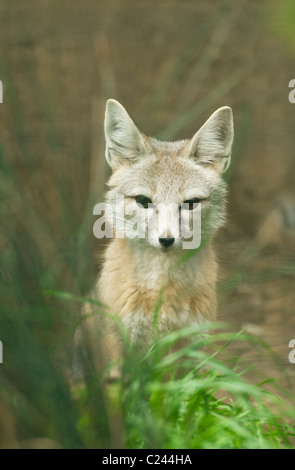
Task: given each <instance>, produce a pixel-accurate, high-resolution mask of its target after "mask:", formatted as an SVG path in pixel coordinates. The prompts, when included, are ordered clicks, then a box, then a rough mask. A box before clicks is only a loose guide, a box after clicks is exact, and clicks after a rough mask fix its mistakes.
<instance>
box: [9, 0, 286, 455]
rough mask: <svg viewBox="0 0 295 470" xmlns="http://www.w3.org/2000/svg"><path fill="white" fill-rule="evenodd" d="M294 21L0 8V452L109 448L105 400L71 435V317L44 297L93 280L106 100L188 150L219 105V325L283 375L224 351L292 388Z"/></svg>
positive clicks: (126, 6) (195, 8)
mask: <svg viewBox="0 0 295 470" xmlns="http://www.w3.org/2000/svg"><path fill="white" fill-rule="evenodd" d="M294 26H295V2H294V0H282V1H281V2H277V1H269V0H261V1H260V2H254V1H243V0H236V1H223V0H212V1H210V2H208V1H205V0H199V1H198V2H196V1H194V0H185V1H180V0H163V1H155V0H137V1H136V0H120V1H119V0H108V1H99V2H98V1H94V0H87V1H84V2H79V1H76V0H74V1H73V0H71V1H70V0H62V1H61V0H51V1H49V0H43V1H42V2H38V1H37V0H27V1H26V2H21V1H13V2H11V1H9V0H2V2H1V4H0V44H1V49H0V79H1V81H2V83H3V103H2V104H0V115H1V119H0V129H1V132H0V188H1V189H0V190H1V200H0V211H1V216H0V223H1V232H0V248H1V264H0V272H1V284H0V298H1V317H0V340H1V341H2V343H3V364H0V379H1V380H0V387H1V391H0V409H1V410H2V411H1V413H0V446H4V447H5V446H9V445H16V444H13V443H16V442H20V441H23V440H27V442H29V444H27V445H28V446H30V445H31V446H32V447H34V446H35V447H36V446H38V445H39V444H38V443H37V444H36V442H35V443H32V444H30V441H29V439H33V438H36V437H44V438H46V439H48V442H47V441H44V442H43V441H42V442H43V443H42V442H41V444H40V445H44V446H46V445H48V446H49V447H50V446H53V447H54V446H55V445H61V446H64V447H79V446H82V447H83V446H87V444H85V442H88V445H89V446H92V445H93V442H94V441H95V439H96V441H95V442H97V443H98V441H99V444H97V445H98V446H100V447H104V446H108V445H111V444H110V442H112V445H115V444H114V441H112V439H115V442H116V445H120V444H118V442H120V438H118V436H117V434H116V433H115V438H114V433H113V434H112V432H113V431H112V429H114V428H116V424H112V419H113V418H110V416H107V412H106V408H105V401H104V398H101V400H98V402H99V405H97V404H95V406H94V405H93V403H92V405H91V406H94V409H95V410H96V415H95V416H96V417H97V423H100V425H99V426H98V428H96V431H97V429H98V431H97V434H95V438H94V437H93V435H92V434H91V436H88V435H86V437H85V435H83V436H84V437H83V439H82V438H81V433H80V431H81V426H82V428H83V419H84V421H85V420H86V424H85V423H84V424H85V426H86V427H87V419H86V418H85V416H84V415H83V414H82V415H81V416H82V417H81V416H80V415H79V409H77V407H76V405H75V402H74V401H73V399H72V396H71V389H70V387H68V386H67V381H65V379H64V374H65V370H66V369H67V366H68V365H69V364H70V352H71V344H72V333H73V331H74V328H75V326H76V325H77V322H78V321H79V310H80V304H79V302H75V301H72V300H68V299H66V298H65V299H63V300H61V299H58V300H57V299H56V298H55V297H53V296H50V295H48V293H47V294H46V292H44V291H61V292H69V293H71V294H73V295H77V296H80V295H87V293H88V292H89V289H90V288H91V287H92V285H93V283H94V281H95V279H96V275H97V272H98V269H99V263H98V261H97V253H99V252H100V251H101V250H102V249H103V244H102V243H101V242H100V241H98V240H96V239H95V238H94V236H93V234H92V225H93V221H94V218H93V215H92V209H93V206H94V204H95V203H96V202H98V201H100V200H101V198H102V195H103V193H104V190H105V181H106V178H107V176H108V174H109V173H108V172H109V170H108V168H107V167H106V163H105V160H104V136H103V118H104V108H105V102H106V100H107V99H108V98H115V99H118V100H119V101H120V102H121V103H122V104H123V105H124V106H125V107H126V109H127V110H128V112H130V114H131V116H132V117H133V118H134V119H135V122H136V123H137V124H138V126H139V127H140V128H141V129H142V130H143V131H144V132H145V133H146V134H147V135H153V136H155V137H159V138H162V139H167V140H169V139H178V138H189V137H191V136H192V135H193V134H194V133H195V132H196V130H197V129H198V128H199V127H200V125H202V123H203V122H204V121H205V119H206V118H207V117H208V116H209V115H210V114H211V113H212V112H213V111H214V110H215V109H217V108H218V107H220V106H224V105H229V106H231V107H232V109H233V112H234V121H235V135H236V137H235V144H234V150H233V163H232V166H231V168H230V169H229V171H228V173H227V174H226V179H227V180H228V183H229V205H228V222H227V225H226V227H225V228H224V229H223V230H222V231H221V232H220V234H219V237H218V240H217V241H216V247H217V252H218V257H219V262H220V287H219V320H222V321H226V322H228V323H229V325H230V329H231V330H232V331H239V330H240V329H241V328H245V330H246V331H248V332H249V333H251V334H253V335H254V336H257V337H259V338H261V339H263V340H264V341H266V342H267V343H268V344H270V346H271V348H272V349H273V351H274V352H275V353H276V354H277V361H278V362H279V366H280V370H281V371H283V372H284V373H283V374H282V377H281V374H280V372H278V370H277V369H276V368H274V367H273V364H272V362H271V361H270V360H269V358H267V357H263V356H260V355H259V356H258V357H257V356H256V355H255V354H256V353H255V352H254V351H253V350H252V349H251V348H250V347H249V346H247V345H243V344H240V345H239V346H235V345H233V346H232V349H229V352H228V353H227V354H228V355H231V354H237V355H239V356H241V357H243V358H245V360H246V361H248V362H249V363H253V361H254V362H255V361H256V363H257V366H258V369H259V370H260V371H261V373H270V374H271V375H272V376H275V377H278V378H279V380H281V381H282V384H284V386H287V387H288V388H289V389H290V390H291V389H292V383H293V384H294V383H295V366H294V365H292V364H290V363H289V361H288V354H289V351H290V349H289V348H288V344H289V341H290V340H291V339H292V338H294V337H295V315H294V305H295V290H294V275H295V244H294V240H295V238H294V235H295V191H294V179H295V158H294V124H295V105H292V104H291V103H289V101H288V94H289V92H290V89H289V88H288V84H289V81H290V80H291V79H293V78H295V72H294V60H295V35H294V31H295V28H294ZM286 373H287V376H288V378H287V379H286ZM249 378H250V380H252V376H251V374H250V375H249ZM95 386H96V387H97V396H100V395H99V394H100V393H101V388H100V385H99V384H96V385H95ZM95 390H96V389H95ZM92 392H93V391H92ZM88 398H89V397H88ZM92 398H93V396H92ZM84 399H85V400H86V401H87V398H85V397H84ZM82 402H83V398H82ZM88 405H89V403H88ZM91 409H92V408H91ZM65 416H67V419H65ZM114 419H115V420H116V419H118V422H119V418H118V417H117V418H114ZM79 420H80V421H81V420H82V421H81V422H82V424H81V422H80V421H79ZM77 422H78V423H80V424H79V425H77ZM79 426H80V427H79ZM118 426H119V425H118ZM106 428H108V429H109V433H107V432H105V429H106ZM57 430H58V431H57ZM110 436H111V437H110ZM50 439H52V440H50ZM87 439H89V440H87ZM56 442H57V444H56Z"/></svg>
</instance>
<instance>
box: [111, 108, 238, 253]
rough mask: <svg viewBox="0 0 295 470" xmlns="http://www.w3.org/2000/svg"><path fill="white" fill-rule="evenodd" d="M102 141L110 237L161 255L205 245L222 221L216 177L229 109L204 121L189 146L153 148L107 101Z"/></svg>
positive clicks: (226, 148)
mask: <svg viewBox="0 0 295 470" xmlns="http://www.w3.org/2000/svg"><path fill="white" fill-rule="evenodd" d="M105 137H106V159H107V161H108V163H109V164H110V166H111V167H112V169H113V174H112V176H111V178H110V180H109V183H108V184H109V186H110V188H111V189H110V191H109V192H108V194H107V202H108V203H109V207H112V211H113V212H112V211H111V210H108V211H107V212H106V214H107V217H108V221H109V223H110V224H112V225H114V227H115V232H116V236H121V237H122V236H125V237H127V238H129V239H130V242H132V243H144V244H148V245H150V246H152V247H154V248H155V249H158V250H162V251H165V252H169V251H172V250H176V249H183V248H184V249H185V248H197V246H199V245H200V242H201V241H205V240H208V239H210V238H212V236H213V235H214V233H215V232H216V230H217V229H218V228H219V227H220V226H221V225H222V223H223V221H224V216H225V196H226V188H225V183H224V182H223V180H222V178H221V174H222V173H223V172H224V171H225V170H226V169H227V168H228V166H229V162H230V154H231V147H232V142H233V120H232V111H231V109H230V108H228V107H224V108H220V109H219V110H217V111H216V112H215V113H214V114H212V116H211V117H210V118H209V119H208V120H207V121H206V123H205V124H204V125H203V126H202V127H201V128H200V130H199V131H198V132H197V133H196V134H195V135H194V137H193V138H192V139H191V140H183V141H178V142H160V141H158V140H156V139H154V138H150V137H146V136H145V135H144V134H143V133H142V132H140V131H139V129H138V128H137V127H136V126H135V124H134V122H133V121H132V119H131V118H130V116H129V115H128V114H127V112H126V110H125V109H124V108H123V107H122V106H121V105H120V104H119V103H118V102H117V101H115V100H108V102H107V107H106V116H105ZM111 212H112V213H111ZM123 232H124V233H123Z"/></svg>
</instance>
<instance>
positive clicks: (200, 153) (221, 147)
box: [189, 106, 234, 173]
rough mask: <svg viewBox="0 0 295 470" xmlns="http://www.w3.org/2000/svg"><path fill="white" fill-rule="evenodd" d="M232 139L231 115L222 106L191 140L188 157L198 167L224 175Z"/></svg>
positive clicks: (228, 162) (228, 161)
mask: <svg viewBox="0 0 295 470" xmlns="http://www.w3.org/2000/svg"><path fill="white" fill-rule="evenodd" d="M233 138H234V126H233V114H232V110H231V108H229V107H228V106H224V107H223V108H219V109H218V110H217V111H215V113H213V114H212V115H211V116H210V117H209V119H208V120H207V121H206V122H205V124H204V125H203V126H202V127H201V129H199V130H198V132H197V133H196V134H195V135H194V137H193V138H192V140H191V144H190V150H189V156H190V157H191V158H194V159H195V160H196V161H197V163H199V164H200V165H206V166H210V167H212V168H214V169H215V170H216V171H218V172H219V173H224V172H225V171H226V170H227V169H228V167H229V165H230V157H231V148H232V144H233Z"/></svg>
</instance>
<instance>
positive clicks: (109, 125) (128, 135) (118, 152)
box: [104, 100, 146, 168]
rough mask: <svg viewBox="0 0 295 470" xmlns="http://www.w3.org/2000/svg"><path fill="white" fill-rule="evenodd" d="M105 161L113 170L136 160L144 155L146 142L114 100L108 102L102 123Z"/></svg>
mask: <svg viewBox="0 0 295 470" xmlns="http://www.w3.org/2000/svg"><path fill="white" fill-rule="evenodd" d="M104 132H105V139H106V154H105V155H106V160H107V162H108V164H109V165H110V166H111V167H112V168H115V167H117V166H118V165H120V164H123V163H128V162H132V161H135V160H137V158H139V157H140V156H141V155H143V154H144V153H145V149H146V142H145V137H144V135H143V134H142V133H141V132H140V131H139V129H138V128H137V127H136V125H135V124H134V122H133V121H132V119H131V117H130V116H129V114H128V113H127V111H126V110H125V108H123V106H122V105H121V104H120V103H118V101H116V100H108V101H107V104H106V113H105V121H104Z"/></svg>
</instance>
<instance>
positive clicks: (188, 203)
mask: <svg viewBox="0 0 295 470" xmlns="http://www.w3.org/2000/svg"><path fill="white" fill-rule="evenodd" d="M199 202H200V199H199V198H198V197H195V198H194V199H188V200H187V201H184V202H183V203H182V204H181V206H180V209H186V210H189V211H192V210H193V209H194V204H195V205H196V204H199ZM183 204H185V206H184V205H183ZM195 207H196V206H195Z"/></svg>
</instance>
